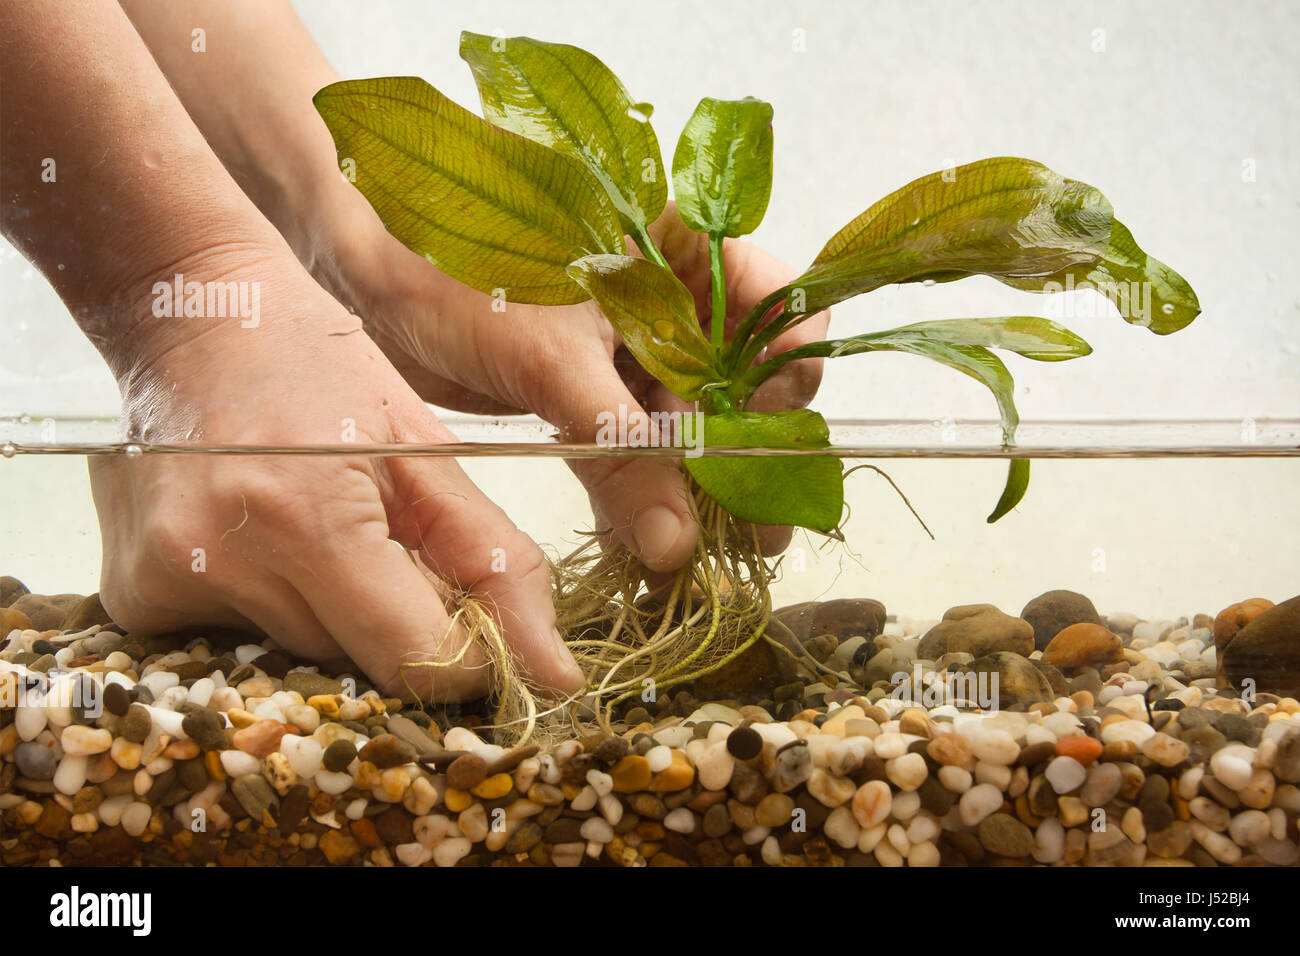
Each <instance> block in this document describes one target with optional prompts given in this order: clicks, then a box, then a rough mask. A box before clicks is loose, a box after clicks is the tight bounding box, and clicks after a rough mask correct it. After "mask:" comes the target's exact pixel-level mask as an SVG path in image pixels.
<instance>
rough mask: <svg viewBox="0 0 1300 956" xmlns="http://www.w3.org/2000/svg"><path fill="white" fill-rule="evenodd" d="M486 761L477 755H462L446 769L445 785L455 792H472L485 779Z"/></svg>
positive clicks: (486, 773)
mask: <svg viewBox="0 0 1300 956" xmlns="http://www.w3.org/2000/svg"><path fill="white" fill-rule="evenodd" d="M487 775H488V772H487V761H486V760H484V759H483V758H482V757H480V756H479V755H478V754H471V753H467V754H462V755H461V756H459V757H457V758H456V759H455V760H453V761H452V762H451V766H449V767H448V768H447V785H448V786H449V787H453V788H454V789H456V790H472V789H474V788H475V787H477V786H478V785H479V784H480V783H482V782H483V780H484V779H485V778H486V777H487Z"/></svg>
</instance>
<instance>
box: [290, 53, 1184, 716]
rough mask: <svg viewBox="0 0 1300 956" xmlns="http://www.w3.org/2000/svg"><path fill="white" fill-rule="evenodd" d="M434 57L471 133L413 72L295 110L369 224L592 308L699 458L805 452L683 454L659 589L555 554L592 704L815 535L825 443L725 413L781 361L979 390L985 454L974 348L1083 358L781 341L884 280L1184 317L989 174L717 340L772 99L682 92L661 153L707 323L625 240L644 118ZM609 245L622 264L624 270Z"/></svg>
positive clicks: (554, 62) (756, 204)
mask: <svg viewBox="0 0 1300 956" xmlns="http://www.w3.org/2000/svg"><path fill="white" fill-rule="evenodd" d="M460 54H461V57H462V58H463V59H464V60H465V61H466V62H467V63H468V64H469V66H470V68H471V70H472V71H473V74H474V79H475V82H476V83H477V86H478V91H479V95H480V98H481V101H482V108H483V114H484V117H485V118H480V117H478V116H476V115H474V114H473V113H471V112H469V111H467V110H465V109H463V108H462V107H460V106H458V105H456V104H455V103H453V102H452V101H451V100H449V99H447V98H446V97H445V96H443V95H442V94H441V93H439V92H438V91H437V90H436V89H434V88H433V87H432V86H430V85H429V84H428V83H426V82H425V81H423V80H421V79H418V78H414V77H385V78H378V79H367V80H348V81H344V82H340V83H335V84H332V85H330V86H328V87H325V88H324V89H322V90H321V91H320V92H319V93H317V94H316V97H315V100H314V102H315V104H316V108H317V110H318V111H319V112H320V114H321V116H322V117H323V118H324V120H325V122H326V123H327V125H328V126H329V128H330V130H331V132H332V134H333V136H334V139H335V142H336V145H337V146H338V148H339V154H340V156H341V157H343V158H345V160H347V161H348V162H349V170H348V172H349V176H350V178H352V180H353V182H354V183H355V185H356V186H357V188H358V189H359V190H360V191H361V192H362V193H363V194H364V195H365V197H366V198H367V199H368V200H369V201H370V203H371V204H372V206H374V208H375V210H376V211H377V212H378V214H379V215H380V217H381V218H382V219H383V221H384V223H385V224H386V226H387V228H388V229H389V231H390V232H392V234H393V235H394V236H396V237H397V238H398V239H399V240H401V241H402V242H403V243H405V244H406V245H407V246H408V247H410V248H411V249H413V250H415V251H416V252H419V253H421V254H423V255H424V256H425V257H426V258H428V259H429V260H430V261H431V262H432V263H433V264H434V265H436V266H437V267H438V268H439V269H441V270H442V271H443V272H445V273H446V274H448V275H449V276H451V277H453V278H455V279H457V280H460V281H461V282H464V283H466V284H468V285H470V286H472V287H474V288H476V289H479V290H481V291H485V292H490V293H493V294H496V295H499V296H504V297H505V298H507V299H508V300H510V301H516V302H529V303H537V304H549V305H557V304H569V303H575V302H580V301H585V300H587V299H588V298H591V299H594V300H595V302H596V303H597V304H598V305H599V306H600V308H601V310H602V311H603V313H604V314H605V315H606V316H607V317H608V319H609V321H610V322H611V323H612V324H613V326H614V328H615V329H616V330H617V332H618V334H619V336H620V337H621V339H622V341H623V343H624V345H625V346H626V348H627V349H628V351H629V352H631V354H632V355H633V356H635V357H636V359H637V360H638V361H639V362H640V364H641V365H642V366H643V367H644V368H645V370H646V371H647V372H649V373H650V374H651V375H652V376H654V377H655V378H656V379H657V380H658V381H659V382H661V383H662V384H663V385H664V386H665V387H667V388H668V389H669V390H670V391H671V392H673V393H674V394H675V395H677V396H679V397H680V398H681V399H683V400H684V401H686V402H688V403H693V404H694V406H695V407H696V408H697V409H698V411H699V412H700V413H702V439H703V444H704V445H705V446H706V447H720V446H730V447H746V448H759V447H766V448H780V449H787V450H803V451H808V452H812V453H811V454H800V455H779V456H763V457H755V456H750V457H708V456H703V457H687V458H685V459H684V461H683V465H684V467H685V469H686V470H687V472H688V473H689V474H690V476H691V478H692V479H693V480H694V482H695V485H696V493H695V505H696V511H697V515H698V518H699V521H700V527H701V530H702V534H701V536H700V543H699V545H698V546H697V549H696V552H695V559H694V561H693V562H691V563H690V564H689V565H688V566H687V567H685V568H683V569H682V571H681V572H680V573H679V574H678V575H677V576H676V577H675V578H674V580H673V583H672V584H671V585H670V586H669V587H668V588H667V589H666V591H667V594H666V597H665V596H664V591H663V589H660V590H659V591H656V592H654V593H653V594H651V593H647V587H646V573H645V571H644V569H643V568H641V566H640V564H639V563H638V562H637V561H636V560H635V558H634V557H633V556H632V555H631V554H630V552H628V551H626V549H621V548H613V549H608V550H604V551H601V550H600V549H599V548H597V547H596V546H595V544H594V543H593V544H592V545H591V546H589V547H588V548H586V549H582V550H580V551H579V552H578V553H577V554H575V555H573V556H571V557H570V558H568V559H566V560H564V561H561V562H559V563H557V565H556V567H555V577H556V585H557V609H558V611H559V616H560V621H561V624H562V625H564V626H566V627H567V630H568V633H569V634H570V636H571V637H572V639H573V640H572V646H573V647H574V649H575V652H577V653H578V654H579V659H580V662H581V663H585V664H586V665H587V666H588V673H589V676H590V677H591V683H592V685H593V688H594V690H595V691H596V693H597V696H598V698H600V699H602V700H604V701H606V705H605V713H607V712H608V710H609V708H611V707H612V706H613V705H614V704H615V703H617V702H618V701H620V700H622V699H626V698H628V697H631V696H633V695H636V694H641V693H642V692H643V688H644V687H645V686H646V685H645V682H646V681H653V682H654V687H655V688H656V690H657V692H659V693H662V692H663V691H664V690H666V689H668V688H670V687H672V686H674V685H676V684H679V683H686V682H688V681H692V680H695V679H698V678H699V677H700V676H702V675H703V674H706V673H708V672H710V671H712V670H716V669H717V668H718V667H721V666H722V665H723V664H725V663H727V662H728V661H730V660H732V659H734V658H735V657H736V656H737V655H738V654H740V653H742V652H743V651H744V650H745V649H746V648H747V647H749V646H750V645H751V644H753V643H754V642H755V641H757V640H760V639H762V638H763V637H764V631H765V628H766V624H767V621H768V617H769V615H770V602H769V600H768V596H767V586H768V582H769V580H770V577H771V573H772V566H771V565H770V564H769V562H768V560H767V559H766V558H764V557H763V556H762V555H761V552H760V550H759V547H758V543H757V539H756V536H755V533H754V531H753V528H752V525H753V524H757V525H795V526H800V527H805V528H808V529H812V530H814V531H819V532H823V533H834V532H836V531H837V529H838V527H839V525H840V522H841V518H842V514H843V510H844V492H843V486H844V477H845V474H846V472H845V471H844V470H843V468H842V465H841V463H840V461H839V459H838V458H837V457H835V456H834V455H818V454H815V452H816V451H817V450H819V449H826V448H829V447H830V437H829V432H828V429H827V425H826V422H825V420H824V419H823V418H822V417H821V416H820V415H818V414H817V413H816V412H813V411H810V410H807V409H797V410H789V411H776V412H754V411H750V410H748V409H747V405H748V403H749V401H750V399H751V398H752V396H753V395H754V393H755V391H756V389H757V388H758V387H759V386H760V385H761V384H762V383H763V382H764V381H766V380H767V379H768V378H769V377H771V376H772V375H773V374H775V373H776V372H778V371H779V370H780V369H782V368H783V367H784V366H785V365H787V364H788V363H790V362H794V361H798V360H800V359H804V358H836V357H840V356H845V355H856V354H860V353H865V352H878V351H901V352H907V353H910V354H913V355H921V356H924V357H926V358H929V359H932V360H934V361H937V362H940V363H942V364H943V365H946V366H948V367H949V368H952V369H954V370H956V371H958V372H961V373H963V374H965V375H968V376H970V377H972V378H974V379H975V380H977V381H979V382H981V383H982V384H983V385H985V386H986V387H987V388H988V389H989V390H990V391H991V392H992V393H993V395H994V397H995V399H996V402H997V406H998V411H999V416H1000V419H1001V429H1002V442H1003V445H1004V447H1007V448H1010V447H1011V446H1012V445H1013V443H1014V440H1015V431H1016V427H1017V425H1018V422H1019V419H1018V415H1017V412H1016V408H1015V405H1014V402H1013V400H1012V388H1013V382H1012V377H1011V374H1010V372H1009V371H1008V370H1007V368H1006V366H1005V365H1004V364H1003V363H1002V361H1001V360H1000V359H999V358H998V357H997V355H995V354H994V352H993V351H992V350H993V349H1000V350H1006V351H1011V352H1015V353H1017V354H1019V355H1022V356H1024V357H1026V358H1030V359H1034V360H1037V361H1043V362H1055V361H1064V360H1067V359H1072V358H1078V357H1080V356H1083V355H1087V354H1089V352H1090V351H1091V349H1090V348H1089V346H1088V344H1087V343H1086V342H1084V340H1083V339H1082V338H1080V337H1079V336H1078V335H1076V334H1075V333H1073V332H1071V331H1070V330H1069V329H1067V328H1065V327H1063V326H1061V325H1059V324H1058V323H1056V322H1053V321H1051V320H1048V319H1045V318H1038V317H1035V316H1011V317H999V318H960V319H949V320H941V321H930V322H918V323H914V324H911V325H905V326H902V327H900V328H895V329H890V330H887V331H880V332H867V333H862V334H858V335H852V336H847V337H844V338H838V339H830V340H827V341H822V342H813V343H810V344H806V345H801V346H799V347H796V348H793V349H790V350H788V351H786V352H783V353H782V354H779V355H776V356H774V357H771V358H767V359H766V360H763V361H760V358H761V357H762V356H763V354H764V350H765V349H766V348H767V347H768V346H769V345H770V344H771V343H772V342H773V341H774V340H775V339H776V338H777V337H778V336H780V335H781V334H782V333H783V332H786V331H787V330H789V329H791V328H793V327H794V326H796V325H797V324H798V323H800V322H802V321H804V320H805V319H807V318H808V317H810V316H812V315H814V314H816V313H818V312H820V311H823V310H825V309H827V308H829V307H831V306H833V305H835V304H837V303H839V302H843V301H844V300H846V299H849V298H851V297H853V296H857V295H861V294H863V293H866V292H870V291H872V290H874V289H878V288H880V287H881V286H884V285H890V284H894V283H904V282H923V283H932V282H950V281H954V280H957V279H961V278H965V277H968V276H975V275H985V276H991V277H993V278H995V279H997V280H999V281H1001V282H1003V283H1006V284H1007V285H1010V286H1013V287H1015V288H1017V289H1022V290H1025V291H1030V292H1056V291H1062V290H1063V289H1065V288H1074V287H1086V286H1087V285H1089V284H1091V286H1092V287H1094V288H1096V289H1098V290H1099V291H1101V292H1102V293H1104V294H1106V295H1107V296H1108V297H1109V298H1110V299H1111V301H1112V302H1113V303H1114V304H1115V306H1116V308H1117V310H1118V311H1119V313H1120V315H1121V316H1122V317H1123V318H1124V319H1125V320H1126V321H1128V322H1130V323H1133V324H1137V325H1141V326H1144V327H1146V328H1147V329H1149V330H1150V331H1151V332H1153V333H1155V334H1157V335H1166V334H1169V333H1171V332H1175V331H1177V330H1179V329H1181V328H1183V327H1184V326H1186V325H1187V324H1188V323H1190V322H1191V321H1192V320H1193V319H1194V318H1195V317H1196V315H1197V314H1199V311H1200V309H1199V305H1198V303H1197V300H1196V295H1195V293H1194V292H1193V291H1192V289H1191V287H1190V286H1189V285H1188V283H1187V282H1186V281H1185V280H1184V279H1183V278H1182V277H1181V276H1179V275H1178V274H1177V273H1176V272H1174V271H1173V270H1172V269H1169V268H1168V267H1167V266H1165V265H1164V264H1163V263H1161V262H1159V261H1157V260H1156V259H1154V258H1151V257H1149V256H1148V255H1147V254H1146V253H1145V252H1143V251H1142V249H1141V248H1140V247H1139V246H1138V244H1137V242H1136V241H1135V240H1134V238H1133V236H1132V234H1131V233H1130V232H1129V230H1128V229H1127V228H1126V227H1125V226H1124V225H1123V224H1121V223H1120V222H1119V221H1118V220H1117V219H1116V218H1115V217H1114V214H1113V211H1112V209H1111V206H1110V203H1109V202H1107V200H1106V198H1105V197H1104V196H1103V195H1102V194H1101V192H1100V191H1098V190H1097V189H1095V188H1093V187H1092V186H1089V185H1087V184H1085V183H1082V182H1078V181H1075V180H1072V179H1067V178H1065V177H1063V176H1061V175H1059V174H1058V173H1056V172H1053V171H1052V170H1050V169H1048V168H1047V167H1046V166H1043V165H1041V164H1039V163H1036V162H1033V161H1031V160H1027V159H1018V158H1013V157H998V158H993V159H985V160H981V161H979V162H974V163H970V164H968V165H964V166H958V167H955V168H950V169H947V170H943V171H940V172H936V173H933V174H931V175H929V176H925V177H922V178H921V179H917V180H915V181H914V182H911V183H909V184H908V185H906V186H904V187H902V188H901V189H899V190H897V191H896V192H894V193H891V194H890V195H889V196H886V197H885V198H884V199H882V200H880V201H879V202H877V203H876V204H875V205H873V206H871V207H870V208H869V209H867V210H866V211H865V212H864V213H862V214H861V215H860V216H858V217H857V218H855V219H853V220H852V221H851V222H850V223H848V224H847V225H846V226H844V228H842V229H841V230H840V231H839V232H837V233H836V234H835V235H834V236H833V237H832V238H831V239H830V241H829V242H827V243H826V245H825V247H824V248H823V249H822V250H821V252H820V253H819V254H818V255H817V257H816V258H815V259H814V260H813V262H812V265H811V266H810V267H809V268H808V269H807V270H806V271H805V272H804V273H803V274H802V275H800V276H798V277H797V278H796V279H794V280H793V281H792V282H790V283H788V284H787V285H785V286H783V287H781V288H779V289H776V290H774V291H773V292H772V293H771V294H769V295H767V296H766V297H765V298H763V299H762V301H760V302H759V303H758V304H757V305H756V306H755V307H754V308H753V309H752V310H750V311H749V313H748V314H747V315H746V316H745V317H744V318H743V320H742V321H741V322H740V323H739V325H738V326H737V327H736V328H735V329H734V331H733V332H732V333H731V334H730V336H728V335H727V333H726V328H725V322H724V319H725V317H726V314H727V309H726V288H727V286H726V276H725V273H724V269H723V255H722V251H723V241H724V240H725V239H726V238H735V237H739V236H743V235H747V234H749V233H751V232H753V231H754V229H755V228H757V226H758V225H759V223H760V222H761V220H762V218H763V215H764V213H765V212H766V209H767V204H768V198H769V194H770V191H771V183H772V148H773V134H772V125H771V124H772V107H771V106H770V105H769V104H768V103H765V102H763V101H761V100H758V99H753V98H746V99H742V100H718V99H708V98H706V99H703V100H701V101H700V103H699V105H698V107H697V108H696V110H695V112H694V115H692V116H691V118H690V120H689V121H688V123H687V124H686V128H685V130H684V131H683V133H682V135H681V138H680V139H679V141H678V144H677V148H676V150H675V152H674V154H673V162H672V170H671V175H672V181H673V187H674V197H675V200H676V203H677V210H678V213H679V214H680V216H681V219H682V220H683V222H684V223H685V224H686V226H688V227H689V228H690V229H692V230H695V231H696V232H699V233H702V234H704V235H706V236H707V237H708V248H709V253H710V271H711V299H710V310H709V312H710V314H709V315H707V316H703V317H702V316H699V315H697V314H696V308H695V301H694V297H693V296H692V295H691V293H690V292H689V291H688V290H687V288H686V287H685V286H684V285H683V284H682V282H681V281H680V280H679V279H678V278H677V277H676V276H675V275H674V273H673V271H672V269H671V268H670V267H669V265H668V262H667V261H666V259H665V258H664V256H663V254H662V253H661V252H660V250H659V249H658V248H657V247H656V245H655V242H654V240H653V239H652V238H651V235H650V224H651V223H652V222H653V221H655V219H656V218H657V217H659V215H660V214H661V213H662V212H663V210H664V208H665V206H666V203H667V199H668V188H667V179H668V175H667V173H666V171H665V169H664V167H663V161H662V158H661V154H660V150H659V143H658V140H657V138H656V136H655V133H654V129H653V127H652V126H651V124H650V116H651V107H650V106H649V105H648V104H645V103H642V102H638V101H636V100H634V99H633V98H632V97H631V96H630V95H629V94H628V92H627V90H626V89H625V88H624V86H623V84H622V83H621V82H620V81H619V80H618V78H617V77H615V76H614V74H613V73H612V72H610V70H609V69H608V68H607V67H606V66H605V65H604V64H603V63H602V62H601V61H600V60H599V59H597V58H596V57H594V56H593V55H591V54H590V53H587V52H585V51H583V50H580V49H578V48H576V47H573V46H566V45H561V44H554V43H544V42H541V41H538V40H533V39H529V38H525V37H516V38H511V39H505V38H500V37H492V36H483V35H478V34H473V33H463V34H462V35H461V42H460ZM625 236H630V237H631V239H632V240H633V242H634V243H635V245H636V248H637V251H639V253H640V255H628V254H627V252H628V248H627V245H626V240H625ZM701 318H703V319H705V320H706V323H707V329H708V332H707V334H706V332H705V327H704V326H702V324H701ZM1028 481H1029V461H1028V459H1027V458H1015V457H1013V458H1011V460H1010V463H1009V467H1008V473H1007V480H1006V485H1005V488H1004V490H1003V493H1002V496H1001V498H1000V500H999V501H998V502H997V504H996V506H995V508H994V509H993V512H992V514H990V515H989V518H988V520H989V521H996V520H997V519H998V518H1000V517H1002V516H1003V515H1005V514H1006V513H1007V512H1008V511H1010V510H1011V508H1013V507H1014V506H1015V505H1016V504H1017V503H1018V502H1019V501H1020V500H1021V498H1022V496H1023V495H1024V493H1025V490H1026V488H1027V486H1028ZM737 519H742V520H743V521H746V522H750V523H751V525H750V526H746V525H743V524H741V523H740V522H738V521H737ZM769 640H770V638H769Z"/></svg>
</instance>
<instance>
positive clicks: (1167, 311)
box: [1002, 219, 1201, 335]
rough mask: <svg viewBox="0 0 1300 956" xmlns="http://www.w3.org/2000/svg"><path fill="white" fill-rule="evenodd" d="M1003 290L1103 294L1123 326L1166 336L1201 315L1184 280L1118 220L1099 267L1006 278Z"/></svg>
mask: <svg viewBox="0 0 1300 956" xmlns="http://www.w3.org/2000/svg"><path fill="white" fill-rule="evenodd" d="M1002 281H1003V282H1005V283H1006V284H1007V285H1011V286H1014V287H1016V288H1017V289H1025V290H1027V291H1029V292H1062V291H1068V290H1069V289H1079V288H1087V285H1086V283H1091V284H1092V285H1093V286H1095V287H1096V288H1097V291H1099V292H1101V293H1103V294H1104V295H1105V296H1106V297H1107V298H1108V299H1110V301H1111V303H1112V304H1114V306H1115V308H1116V309H1118V310H1119V314H1120V315H1121V316H1123V318H1124V321H1126V322H1128V323H1130V324H1132V325H1140V326H1142V327H1144V328H1148V329H1150V330H1151V331H1152V332H1154V333H1155V334H1156V335H1168V334H1170V333H1171V332H1177V331H1178V330H1179V329H1182V328H1186V327H1187V326H1188V325H1189V324H1190V323H1191V321H1192V320H1193V319H1195V318H1196V317H1197V316H1198V315H1200V314H1201V304H1200V302H1199V301H1197V298H1196V293H1195V292H1194V291H1193V290H1192V287H1191V285H1189V284H1188V282H1187V280H1186V279H1184V278H1183V277H1182V276H1180V275H1179V274H1178V273H1177V272H1175V271H1174V270H1173V269H1171V268H1169V267H1168V266H1167V265H1165V264H1164V263H1163V262H1161V261H1160V260H1158V259H1155V258H1153V257H1151V256H1148V255H1147V254H1146V253H1145V252H1143V251H1142V249H1141V247H1140V246H1138V244H1137V240H1135V239H1134V238H1133V233H1131V232H1129V230H1128V228H1127V227H1126V226H1125V225H1124V224H1123V223H1121V222H1120V221H1119V220H1118V219H1116V220H1113V221H1112V223H1111V231H1110V242H1109V243H1108V244H1107V247H1106V251H1105V254H1104V255H1103V256H1102V259H1101V261H1100V262H1097V263H1083V264H1081V265H1077V266H1071V267H1068V268H1066V269H1063V270H1062V271H1060V272H1058V273H1055V274H1054V275H1051V276H1048V277H1046V278H1010V277H1008V278H1004V279H1003V280H1002Z"/></svg>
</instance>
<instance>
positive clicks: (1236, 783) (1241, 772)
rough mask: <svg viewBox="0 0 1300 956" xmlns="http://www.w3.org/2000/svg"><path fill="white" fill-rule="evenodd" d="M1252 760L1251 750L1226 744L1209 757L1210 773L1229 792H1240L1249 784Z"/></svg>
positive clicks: (1242, 746) (1237, 745)
mask: <svg viewBox="0 0 1300 956" xmlns="http://www.w3.org/2000/svg"><path fill="white" fill-rule="evenodd" d="M1254 760H1255V751H1254V750H1253V749H1252V748H1250V747H1247V746H1245V745H1244V744H1228V745H1227V746H1226V747H1222V748H1220V749H1219V750H1216V751H1215V752H1214V755H1213V756H1212V757H1210V772H1211V773H1212V774H1214V776H1215V779H1217V780H1218V781H1219V782H1220V783H1221V784H1223V785H1224V786H1225V787H1227V788H1228V789H1229V790H1241V789H1242V788H1244V787H1245V786H1246V784H1248V783H1250V777H1251V773H1252V772H1253V768H1252V764H1253V763H1254ZM1207 849H1208V847H1207Z"/></svg>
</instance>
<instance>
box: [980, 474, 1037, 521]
mask: <svg viewBox="0 0 1300 956" xmlns="http://www.w3.org/2000/svg"><path fill="white" fill-rule="evenodd" d="M1028 490H1029V459H1028V458H1012V459H1011V462H1010V464H1009V465H1008V466H1007V483H1006V485H1005V487H1003V489H1002V497H1001V498H999V499H998V503H997V506H996V507H994V509H993V513H992V514H991V515H989V516H988V519H987V520H988V523H989V524H993V522H995V521H997V520H998V519H999V518H1001V517H1002V516H1003V515H1005V514H1006V513H1007V512H1008V511H1010V510H1011V509H1012V508H1014V507H1015V506H1016V505H1018V504H1020V499H1022V498H1023V497H1024V496H1025V492H1026V491H1028Z"/></svg>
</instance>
